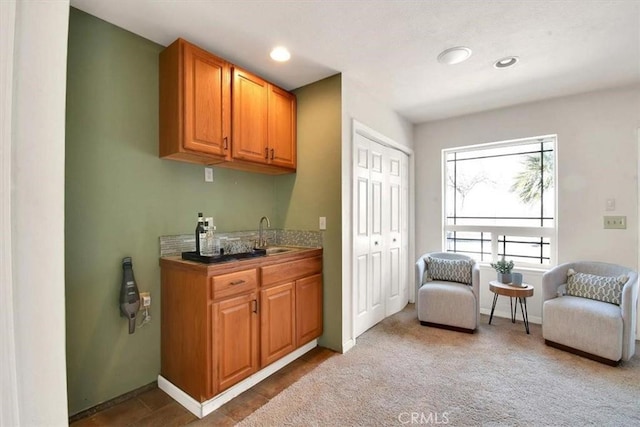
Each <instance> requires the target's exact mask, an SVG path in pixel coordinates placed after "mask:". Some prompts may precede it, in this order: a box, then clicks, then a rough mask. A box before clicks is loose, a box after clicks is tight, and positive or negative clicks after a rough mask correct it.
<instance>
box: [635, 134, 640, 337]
mask: <svg viewBox="0 0 640 427" xmlns="http://www.w3.org/2000/svg"><path fill="white" fill-rule="evenodd" d="M636 138H637V139H638V144H637V148H638V164H637V166H636V167H637V169H636V176H638V174H639V173H640V127H639V128H637V129H636ZM636 191H637V195H638V196H637V199H636V209H637V210H636V215H637V216H638V242H640V184H639V183H638V182H637V180H636ZM636 271H640V248H638V263H637V265H636ZM638 294H639V295H640V291H639V292H638ZM639 312H640V297H638V299H637V300H636V339H637V340H640V316H639V315H637V313H639Z"/></svg>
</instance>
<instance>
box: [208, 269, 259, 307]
mask: <svg viewBox="0 0 640 427" xmlns="http://www.w3.org/2000/svg"><path fill="white" fill-rule="evenodd" d="M257 286H258V272H257V270H256V269H255V268H254V269H252V270H243V271H237V272H235V273H229V274H222V275H220V276H213V277H212V278H211V291H212V294H213V298H214V299H219V298H224V297H228V296H231V295H236V294H240V293H242V292H246V291H251V290H253V289H255V288H256V287H257Z"/></svg>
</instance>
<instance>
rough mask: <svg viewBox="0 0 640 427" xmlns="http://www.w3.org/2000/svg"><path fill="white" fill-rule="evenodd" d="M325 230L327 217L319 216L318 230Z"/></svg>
mask: <svg viewBox="0 0 640 427" xmlns="http://www.w3.org/2000/svg"><path fill="white" fill-rule="evenodd" d="M326 229H327V217H326V216H321V217H320V230H326Z"/></svg>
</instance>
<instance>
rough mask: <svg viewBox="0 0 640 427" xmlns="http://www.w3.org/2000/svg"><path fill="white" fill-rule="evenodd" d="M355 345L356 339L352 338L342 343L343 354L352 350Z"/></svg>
mask: <svg viewBox="0 0 640 427" xmlns="http://www.w3.org/2000/svg"><path fill="white" fill-rule="evenodd" d="M355 345H356V340H355V339H350V340H349V341H347V342H344V343H342V354H344V353H346V352H347V351H349V350H351V349H352V348H353V347H354V346H355Z"/></svg>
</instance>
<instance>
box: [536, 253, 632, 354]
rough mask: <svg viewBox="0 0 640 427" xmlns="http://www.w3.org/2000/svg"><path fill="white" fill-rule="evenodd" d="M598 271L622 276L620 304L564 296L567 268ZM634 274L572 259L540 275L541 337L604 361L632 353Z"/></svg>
mask: <svg viewBox="0 0 640 427" xmlns="http://www.w3.org/2000/svg"><path fill="white" fill-rule="evenodd" d="M570 268H571V269H573V270H575V271H576V272H579V273H587V274H593V275H597V276H607V277H617V276H620V275H626V276H627V277H628V280H627V281H626V283H625V284H624V286H623V287H622V295H621V298H620V305H617V304H612V303H609V302H603V301H597V300H594V299H590V298H583V297H581V296H571V295H566V286H565V285H566V283H567V280H568V279H567V272H568V271H569V269H570ZM637 299H638V275H637V273H636V272H635V271H633V270H630V269H628V268H626V267H622V266H619V265H616V264H609V263H604V262H585V261H582V262H572V263H566V264H562V265H559V266H557V267H555V268H553V269H551V270H549V271H548V272H546V273H545V274H544V275H543V276H542V300H543V305H542V336H543V337H544V340H545V343H546V344H547V345H550V346H553V347H556V348H560V349H562V350H566V351H570V352H572V353H576V354H579V355H581V356H584V357H588V358H590V359H594V360H597V361H599V362H603V363H607V364H609V365H614V366H615V365H617V364H618V363H619V362H620V361H621V360H629V359H630V358H631V357H632V356H633V355H634V354H635V344H636V341H635V339H636V316H637V313H636V302H637Z"/></svg>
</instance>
